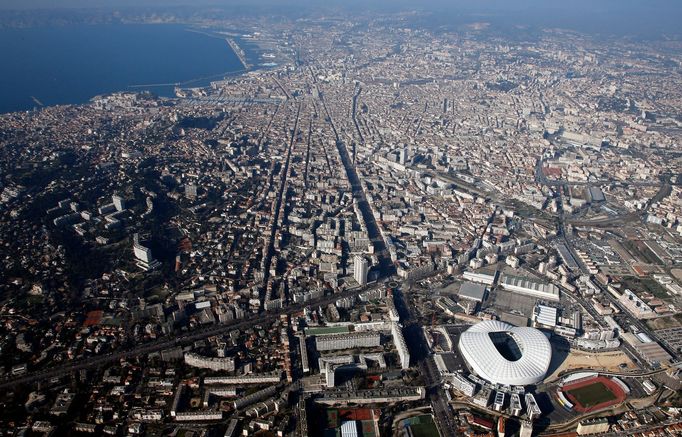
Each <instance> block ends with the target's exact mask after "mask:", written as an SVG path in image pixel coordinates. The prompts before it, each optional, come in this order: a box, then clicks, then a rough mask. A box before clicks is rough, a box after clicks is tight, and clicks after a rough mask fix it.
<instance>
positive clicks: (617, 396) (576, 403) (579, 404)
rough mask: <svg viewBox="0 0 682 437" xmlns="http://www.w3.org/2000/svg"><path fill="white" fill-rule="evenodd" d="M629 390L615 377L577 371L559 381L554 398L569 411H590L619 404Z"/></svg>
mask: <svg viewBox="0 0 682 437" xmlns="http://www.w3.org/2000/svg"><path fill="white" fill-rule="evenodd" d="M629 392H630V389H629V388H628V386H627V385H626V384H625V383H624V382H623V381H621V380H620V379H618V378H616V377H609V376H603V375H599V374H598V373H577V374H574V375H571V376H570V377H568V378H565V379H564V380H563V381H562V382H561V384H560V385H559V387H558V388H557V391H556V400H557V401H558V402H559V404H560V405H561V406H562V407H564V408H565V409H567V410H569V411H576V412H579V413H592V412H595V411H599V410H603V409H606V408H609V407H612V406H614V405H618V404H621V403H622V402H624V401H625V399H626V398H627V395H628V393H629Z"/></svg>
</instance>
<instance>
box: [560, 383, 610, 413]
mask: <svg viewBox="0 0 682 437" xmlns="http://www.w3.org/2000/svg"><path fill="white" fill-rule="evenodd" d="M567 393H568V394H569V395H571V397H573V399H575V400H576V401H577V402H578V403H579V404H580V405H582V406H583V407H584V408H592V407H594V406H595V405H599V404H603V403H604V402H610V401H613V400H616V399H618V397H617V396H616V395H615V394H614V393H613V392H611V390H609V388H608V387H607V386H606V384H604V383H603V382H595V383H594V384H590V385H586V386H583V387H578V388H575V389H573V390H569V391H567Z"/></svg>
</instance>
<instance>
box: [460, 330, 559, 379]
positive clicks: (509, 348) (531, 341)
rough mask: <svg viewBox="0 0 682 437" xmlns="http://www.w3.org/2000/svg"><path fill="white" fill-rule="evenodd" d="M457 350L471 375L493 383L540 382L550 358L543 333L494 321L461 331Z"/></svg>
mask: <svg viewBox="0 0 682 437" xmlns="http://www.w3.org/2000/svg"><path fill="white" fill-rule="evenodd" d="M459 350H460V353H461V354H462V356H463V357H464V359H465V360H466V362H467V364H468V365H469V366H470V367H471V369H472V371H473V372H474V373H475V374H477V375H478V376H480V377H481V378H483V379H486V380H488V381H490V382H492V383H494V384H505V385H521V386H523V385H530V384H535V383H537V382H540V381H542V380H543V379H544V377H545V374H546V373H547V369H548V368H549V363H550V361H551V359H552V346H551V345H550V344H549V340H547V337H545V334H543V333H542V332H540V331H538V330H537V329H534V328H525V327H523V328H521V327H516V326H514V325H510V324H509V323H505V322H500V321H497V320H487V321H484V322H480V323H477V324H476V325H474V326H472V327H471V328H469V329H467V330H466V331H465V332H463V333H462V335H461V336H460V338H459Z"/></svg>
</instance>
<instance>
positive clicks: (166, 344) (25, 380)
mask: <svg viewBox="0 0 682 437" xmlns="http://www.w3.org/2000/svg"><path fill="white" fill-rule="evenodd" d="M381 286H383V283H380V284H378V287H381ZM376 287H377V286H374V287H366V288H359V289H354V290H346V291H343V292H340V293H335V294H331V295H327V296H324V297H322V298H320V299H314V300H311V301H309V302H305V303H304V304H303V303H300V304H294V305H290V306H287V307H284V308H282V309H280V310H277V311H272V312H267V313H261V314H258V315H250V316H249V317H247V318H244V319H238V320H233V321H230V322H228V323H223V324H220V325H211V326H209V327H206V328H201V329H195V330H193V331H191V332H188V333H184V334H181V335H179V336H175V337H173V338H166V337H164V338H161V339H158V340H154V341H150V342H147V343H144V344H140V345H138V346H135V347H133V348H131V349H128V350H123V351H117V352H112V353H109V354H107V355H103V356H95V357H90V358H84V359H79V360H74V361H70V362H68V363H64V364H61V365H55V366H53V367H50V368H49V369H42V370H37V371H34V372H30V373H28V374H26V375H22V376H17V377H12V376H7V377H5V378H3V379H0V389H5V390H6V389H11V388H13V387H16V386H18V385H22V384H32V383H36V382H40V381H45V380H48V379H51V378H55V377H61V376H64V375H67V374H69V373H72V372H77V371H79V370H86V369H95V368H98V367H100V366H104V365H110V364H113V363H116V362H119V361H120V360H123V359H130V358H137V357H142V356H145V355H149V354H151V353H154V352H159V351H162V350H165V349H169V348H172V347H174V346H182V345H187V344H191V343H193V342H195V341H198V340H203V339H205V338H208V337H212V336H214V335H219V334H224V333H226V332H229V331H231V330H234V329H244V328H249V327H252V326H254V325H256V324H266V323H271V322H274V321H275V320H276V319H278V318H279V316H280V315H282V314H293V313H296V312H300V311H301V310H303V308H304V307H306V306H311V307H315V306H323V307H324V306H326V305H328V304H330V303H332V302H335V301H336V300H338V299H342V298H345V297H355V296H357V295H359V294H360V293H362V292H364V291H366V290H370V289H372V288H376Z"/></svg>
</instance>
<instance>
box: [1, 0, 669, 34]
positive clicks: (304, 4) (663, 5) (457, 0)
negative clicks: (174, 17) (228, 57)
mask: <svg viewBox="0 0 682 437" xmlns="http://www.w3.org/2000/svg"><path fill="white" fill-rule="evenodd" d="M172 8H182V9H183V10H187V9H197V10H201V9H206V8H221V9H227V10H228V11H229V12H233V11H234V13H239V14H248V13H249V12H250V11H251V10H252V9H253V10H254V11H255V10H257V11H258V12H259V13H262V12H265V13H273V14H281V15H284V14H286V15H291V16H300V15H306V14H311V13H316V12H323V11H328V10H334V9H344V10H350V11H360V10H371V11H373V12H389V13H395V12H400V11H406V10H419V11H424V12H427V13H433V14H434V15H435V17H436V19H435V20H434V22H433V24H434V25H441V26H442V25H445V26H447V25H448V24H451V23H453V22H456V21H458V20H462V19H463V17H467V18H473V17H481V18H482V19H490V20H493V21H496V22H497V23H501V24H511V25H528V26H536V27H562V28H568V29H575V30H578V31H584V32H591V33H600V34H601V33H603V34H618V35H627V34H630V33H632V34H634V35H637V36H660V35H666V36H669V35H670V34H672V35H679V34H680V31H679V29H680V26H679V22H680V18H681V17H682V2H679V1H675V0H652V1H646V2H642V1H634V0H599V1H589V0H577V1H572V2H569V3H563V2H546V1H541V0H516V1H502V0H481V1H475V2H474V1H471V0H425V1H416V0H395V1H388V0H370V1H361V0H346V1H341V0H330V1H325V2H319V1H316V0H288V1H285V2H282V1H275V0H253V1H246V0H198V1H195V2H190V1H188V0H137V1H136V0H120V1H116V2H112V1H110V0H93V1H85V0H64V1H60V2H59V3H57V4H55V3H54V2H52V1H49V0H5V1H4V2H2V4H0V19H1V18H2V14H3V12H2V11H5V12H4V13H5V14H10V13H11V11H20V12H21V11H24V12H26V11H30V10H34V9H41V10H49V9H56V10H61V11H63V12H66V13H68V11H69V10H75V9H85V10H95V9H100V10H105V11H106V10H112V11H114V10H117V11H124V10H136V9H159V10H160V11H161V10H166V9H172Z"/></svg>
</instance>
